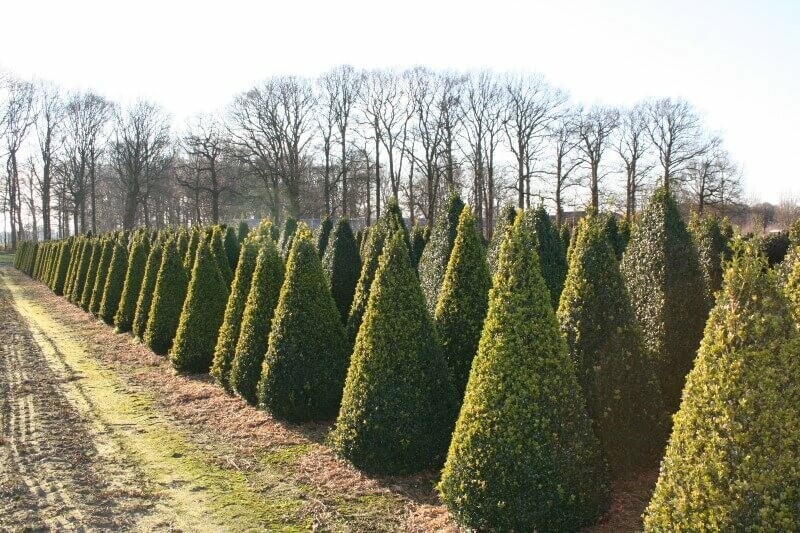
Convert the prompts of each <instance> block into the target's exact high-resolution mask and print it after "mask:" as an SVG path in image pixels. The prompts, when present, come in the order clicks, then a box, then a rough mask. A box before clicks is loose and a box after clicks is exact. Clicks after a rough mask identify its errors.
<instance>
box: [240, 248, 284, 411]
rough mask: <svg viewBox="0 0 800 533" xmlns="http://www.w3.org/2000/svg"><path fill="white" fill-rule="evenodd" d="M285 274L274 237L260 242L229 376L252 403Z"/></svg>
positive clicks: (243, 395) (242, 394) (254, 401)
mask: <svg viewBox="0 0 800 533" xmlns="http://www.w3.org/2000/svg"><path fill="white" fill-rule="evenodd" d="M283 278H284V265H283V259H281V257H280V254H279V252H278V247H277V246H276V244H275V242H274V241H273V240H272V239H266V238H265V239H264V240H263V242H261V243H259V247H258V256H257V258H256V264H255V268H254V270H253V280H252V283H251V284H250V290H249V292H248V293H247V301H246V304H245V308H244V314H243V315H242V324H241V333H240V334H239V339H238V341H237V343H236V349H235V351H234V357H233V360H232V361H231V368H230V372H229V377H228V387H229V389H230V390H232V391H235V392H236V393H237V394H239V396H241V397H242V398H244V399H245V400H247V401H248V402H249V403H251V404H255V403H256V401H257V398H256V388H257V386H258V380H259V378H260V377H261V367H262V364H263V362H264V354H265V353H266V351H267V338H268V337H269V332H270V328H271V326H272V316H273V314H274V313H275V306H276V305H278V295H279V294H280V291H281V286H282V285H283Z"/></svg>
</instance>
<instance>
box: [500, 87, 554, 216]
mask: <svg viewBox="0 0 800 533" xmlns="http://www.w3.org/2000/svg"><path fill="white" fill-rule="evenodd" d="M504 86H505V92H506V99H507V106H506V116H505V121H504V126H505V133H506V137H507V138H508V144H509V148H510V149H511V153H512V154H513V155H514V159H515V163H516V167H517V185H516V189H517V207H519V208H523V207H526V206H528V207H530V193H531V177H532V174H533V173H532V167H533V162H534V160H535V158H536V155H537V154H538V153H539V150H540V147H541V143H542V141H543V140H544V139H545V137H546V136H547V133H548V132H547V126H548V124H549V123H550V121H551V120H552V119H553V118H554V113H555V111H556V110H557V109H558V108H559V107H560V106H562V105H563V104H564V103H565V102H566V99H567V98H566V95H565V94H564V93H562V92H561V91H559V90H557V89H553V88H552V87H551V86H550V85H549V84H548V83H547V82H546V81H545V80H544V78H543V77H541V76H539V75H508V76H507V77H506V80H505V83H504Z"/></svg>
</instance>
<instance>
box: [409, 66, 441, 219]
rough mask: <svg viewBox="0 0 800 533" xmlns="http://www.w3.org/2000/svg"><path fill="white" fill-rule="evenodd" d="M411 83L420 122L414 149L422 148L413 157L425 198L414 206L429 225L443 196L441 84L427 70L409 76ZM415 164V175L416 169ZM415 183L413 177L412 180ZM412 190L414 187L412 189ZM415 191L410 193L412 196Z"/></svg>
mask: <svg viewBox="0 0 800 533" xmlns="http://www.w3.org/2000/svg"><path fill="white" fill-rule="evenodd" d="M408 76H409V80H410V89H411V92H410V95H411V98H412V100H413V102H414V110H415V111H416V120H415V125H414V126H415V127H414V131H413V133H414V143H413V148H416V147H417V146H419V150H421V154H420V153H417V151H416V150H414V149H413V148H412V149H411V150H410V151H409V155H410V157H412V158H415V159H416V162H417V165H416V166H418V167H419V169H420V171H421V172H422V174H423V177H424V185H423V187H422V189H423V191H422V192H423V193H424V196H423V195H422V194H420V195H416V198H415V199H413V200H411V202H410V203H411V204H412V205H414V204H416V205H417V206H418V207H420V209H421V210H422V212H423V213H424V215H425V218H426V219H427V220H428V223H429V224H432V223H433V218H434V214H435V212H436V198H437V195H438V192H439V178H440V176H441V169H440V167H439V154H440V152H441V147H442V136H443V133H442V128H441V125H440V121H439V114H438V112H437V100H438V93H439V90H440V86H441V80H440V79H439V78H438V77H435V76H434V75H433V73H432V72H431V71H429V70H428V69H426V68H424V67H417V68H414V69H413V70H411V71H410V72H409V73H408ZM414 166H415V165H414V164H413V163H412V173H413V167H414ZM409 179H410V180H412V181H413V176H412V177H410V178H409ZM409 188H410V189H412V187H409ZM411 192H413V191H410V193H411Z"/></svg>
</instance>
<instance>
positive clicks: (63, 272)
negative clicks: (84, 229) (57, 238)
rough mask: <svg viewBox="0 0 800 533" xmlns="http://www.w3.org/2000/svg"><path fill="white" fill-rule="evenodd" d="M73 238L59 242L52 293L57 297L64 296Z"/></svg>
mask: <svg viewBox="0 0 800 533" xmlns="http://www.w3.org/2000/svg"><path fill="white" fill-rule="evenodd" d="M73 240H74V239H73V238H72V237H70V238H69V239H66V240H64V241H62V242H61V245H60V246H59V249H58V259H57V261H56V271H55V276H54V277H53V292H55V293H56V294H57V295H58V296H61V295H62V294H64V282H66V280H67V269H68V268H69V261H70V257H71V253H72V248H73Z"/></svg>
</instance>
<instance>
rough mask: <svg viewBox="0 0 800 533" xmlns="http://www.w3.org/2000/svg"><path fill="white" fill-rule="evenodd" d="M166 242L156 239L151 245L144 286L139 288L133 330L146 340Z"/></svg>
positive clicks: (145, 267)
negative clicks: (145, 336) (145, 334)
mask: <svg viewBox="0 0 800 533" xmlns="http://www.w3.org/2000/svg"><path fill="white" fill-rule="evenodd" d="M163 252H164V244H163V243H162V242H161V241H159V240H156V241H155V242H153V244H152V245H151V247H150V253H149V254H147V262H146V263H145V265H144V277H143V278H142V286H141V288H140V289H139V296H138V297H137V298H136V312H135V313H134V314H133V325H132V326H131V332H132V333H133V336H134V337H135V338H137V339H141V340H144V333H145V330H146V329H147V321H148V319H149V318H150V308H151V307H152V304H153V293H155V290H156V280H157V278H158V271H159V269H160V268H161V259H162V257H163Z"/></svg>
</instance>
